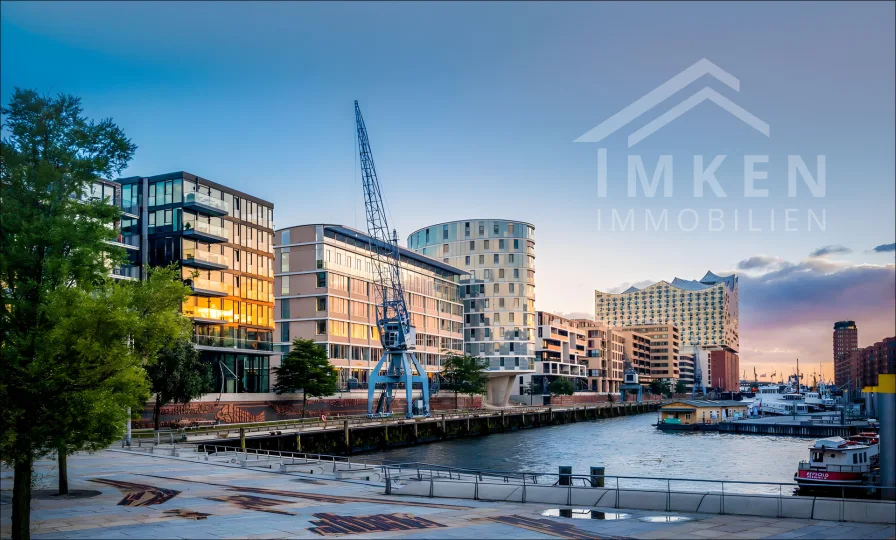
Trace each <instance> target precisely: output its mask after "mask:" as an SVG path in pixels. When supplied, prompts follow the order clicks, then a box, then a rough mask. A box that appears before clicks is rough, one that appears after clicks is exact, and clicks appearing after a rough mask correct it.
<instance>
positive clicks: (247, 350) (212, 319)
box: [117, 171, 274, 392]
mask: <svg viewBox="0 0 896 540" xmlns="http://www.w3.org/2000/svg"><path fill="white" fill-rule="evenodd" d="M117 182H118V183H119V184H121V208H122V209H123V211H124V212H123V215H122V222H121V231H122V238H121V242H122V243H123V244H125V245H131V246H137V247H138V248H139V249H137V250H134V253H135V254H136V256H135V258H136V259H137V260H135V261H134V266H136V267H137V268H140V267H142V266H144V265H148V266H167V265H169V264H172V263H174V264H176V265H178V266H179V267H180V269H181V272H182V277H183V279H184V281H185V282H186V283H187V284H188V285H189V286H190V288H191V289H192V290H193V294H192V295H191V296H190V297H189V298H188V299H187V301H186V302H184V304H183V312H184V315H186V316H188V317H190V318H191V319H192V320H193V323H194V325H193V328H194V334H193V341H194V343H195V345H196V348H197V349H198V350H199V351H200V355H201V357H202V359H203V360H205V361H207V362H209V363H211V364H212V366H213V372H214V376H215V390H216V391H221V392H268V391H269V390H270V376H269V368H270V364H269V359H270V356H271V355H272V354H273V346H272V338H273V331H274V317H273V310H274V287H273V285H274V268H273V259H274V251H273V234H274V229H273V227H274V223H273V221H274V205H273V203H270V202H268V201H265V200H262V199H259V198H257V197H253V196H252V195H248V194H246V193H242V192H240V191H236V190H234V189H230V188H228V187H226V186H222V185H220V184H216V183H215V182H212V181H210V180H206V179H204V178H200V177H198V176H195V175H192V174H189V173H186V172H183V171H181V172H174V173H169V174H162V175H158V176H150V177H139V176H138V177H131V178H123V179H120V180H118V181H117Z"/></svg>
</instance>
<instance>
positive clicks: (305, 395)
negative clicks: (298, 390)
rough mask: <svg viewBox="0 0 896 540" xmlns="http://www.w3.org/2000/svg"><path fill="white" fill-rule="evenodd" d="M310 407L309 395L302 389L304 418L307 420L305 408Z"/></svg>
mask: <svg viewBox="0 0 896 540" xmlns="http://www.w3.org/2000/svg"><path fill="white" fill-rule="evenodd" d="M307 406H308V393H307V392H305V389H304V388H303V389H302V418H305V408H306V407H307Z"/></svg>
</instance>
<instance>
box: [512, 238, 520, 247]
mask: <svg viewBox="0 0 896 540" xmlns="http://www.w3.org/2000/svg"><path fill="white" fill-rule="evenodd" d="M513 249H520V241H519V240H514V241H513Z"/></svg>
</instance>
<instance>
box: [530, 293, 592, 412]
mask: <svg viewBox="0 0 896 540" xmlns="http://www.w3.org/2000/svg"><path fill="white" fill-rule="evenodd" d="M535 320H536V338H535V373H533V374H531V375H522V376H520V379H521V383H522V384H523V385H527V384H529V383H530V382H531V383H532V385H533V391H535V390H537V391H538V392H540V393H541V394H548V393H549V392H548V385H550V383H551V382H553V381H554V380H555V379H557V378H561V377H562V378H568V379H569V380H570V381H571V382H572V383H573V386H574V387H575V389H576V391H582V390H588V389H589V385H588V357H587V347H586V346H587V342H588V340H587V338H586V333H585V330H584V329H583V328H580V327H579V324H578V323H577V322H576V321H575V320H572V319H567V318H565V317H561V316H559V315H556V314H554V313H548V312H546V311H538V312H536V316H535ZM520 393H521V394H522V393H523V391H522V389H520Z"/></svg>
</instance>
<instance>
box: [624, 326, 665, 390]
mask: <svg viewBox="0 0 896 540" xmlns="http://www.w3.org/2000/svg"><path fill="white" fill-rule="evenodd" d="M616 328H617V329H619V330H626V331H632V332H635V333H637V334H641V335H643V336H645V337H647V338H648V339H649V343H648V344H649V351H648V353H649V358H648V360H647V361H646V362H644V361H643V360H642V361H641V363H642V364H643V365H636V366H635V367H636V368H637V369H638V374H639V380H642V381H643V380H647V381H648V382H649V381H650V380H653V379H670V380H671V381H672V384H675V381H677V380H678V379H679V378H681V370H680V369H679V358H680V356H681V334H680V332H679V331H678V328H677V327H676V326H675V325H674V324H635V325H631V326H623V327H616ZM641 341H642V343H643V342H644V341H643V340H641Z"/></svg>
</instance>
